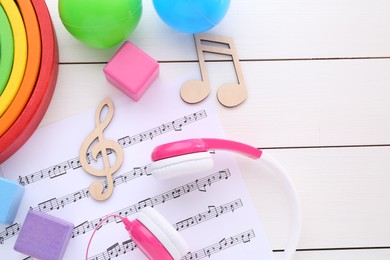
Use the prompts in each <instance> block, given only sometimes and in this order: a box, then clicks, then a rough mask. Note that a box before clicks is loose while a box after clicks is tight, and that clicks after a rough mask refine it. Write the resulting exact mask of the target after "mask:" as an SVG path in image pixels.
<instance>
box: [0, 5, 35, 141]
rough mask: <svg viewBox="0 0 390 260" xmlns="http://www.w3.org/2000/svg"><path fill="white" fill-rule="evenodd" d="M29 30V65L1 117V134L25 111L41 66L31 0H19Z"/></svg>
mask: <svg viewBox="0 0 390 260" xmlns="http://www.w3.org/2000/svg"><path fill="white" fill-rule="evenodd" d="M16 2H17V3H18V6H19V9H20V11H21V14H22V17H23V21H24V24H25V26H26V32H27V48H28V52H27V65H26V71H25V73H24V77H23V80H22V83H21V86H20V88H19V91H18V93H17V94H16V96H15V98H14V99H13V100H12V102H11V104H10V106H9V107H8V109H7V110H6V111H5V112H4V114H3V115H2V116H1V117H0V136H2V135H3V134H4V133H5V132H6V131H7V130H8V128H10V127H11V125H12V124H13V123H14V122H15V120H16V119H17V118H18V116H19V115H20V113H21V112H22V111H23V109H24V107H25V106H26V104H27V101H28V99H29V98H30V96H31V93H32V91H33V90H34V87H35V82H36V80H37V77H38V72H39V67H40V66H41V33H40V31H39V25H38V19H37V17H36V14H35V11H34V8H33V6H32V4H31V1H22V0H17V1H16Z"/></svg>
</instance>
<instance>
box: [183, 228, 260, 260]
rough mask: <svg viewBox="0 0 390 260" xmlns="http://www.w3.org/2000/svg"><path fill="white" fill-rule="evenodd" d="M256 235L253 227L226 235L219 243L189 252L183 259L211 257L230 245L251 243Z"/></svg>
mask: <svg viewBox="0 0 390 260" xmlns="http://www.w3.org/2000/svg"><path fill="white" fill-rule="evenodd" d="M255 237H256V236H255V232H254V231H253V229H250V230H247V231H245V232H243V233H241V234H238V235H235V236H232V237H227V238H226V237H225V238H223V239H221V240H220V241H219V242H218V243H215V244H213V245H211V246H208V247H205V248H203V249H200V250H197V251H195V252H189V253H188V254H187V255H186V256H184V257H183V258H182V260H196V259H202V258H205V257H208V258H210V257H211V255H213V254H216V253H218V252H220V251H222V250H225V249H228V248H229V247H232V246H236V245H238V244H241V243H244V244H245V243H249V242H251V240H252V239H253V238H255Z"/></svg>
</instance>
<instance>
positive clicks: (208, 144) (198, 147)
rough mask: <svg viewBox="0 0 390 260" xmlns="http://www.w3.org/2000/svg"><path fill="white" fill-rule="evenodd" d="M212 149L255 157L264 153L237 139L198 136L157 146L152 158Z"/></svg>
mask: <svg viewBox="0 0 390 260" xmlns="http://www.w3.org/2000/svg"><path fill="white" fill-rule="evenodd" d="M210 149H222V150H229V151H235V152H238V153H241V154H242V155H245V156H247V157H250V158H253V159H258V158H260V156H261V154H262V151H261V150H259V149H257V148H255V147H253V146H250V145H247V144H243V143H239V142H235V141H230V140H224V139H216V138H196V139H187V140H182V141H176V142H172V143H167V144H163V145H160V146H157V147H156V148H154V150H153V152H152V160H153V161H158V160H162V159H166V158H170V157H175V156H180V155H185V154H190V153H198V152H207V151H208V150H210Z"/></svg>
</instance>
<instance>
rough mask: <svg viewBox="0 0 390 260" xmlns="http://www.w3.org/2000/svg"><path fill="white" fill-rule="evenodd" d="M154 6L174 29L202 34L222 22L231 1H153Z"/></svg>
mask: <svg viewBox="0 0 390 260" xmlns="http://www.w3.org/2000/svg"><path fill="white" fill-rule="evenodd" d="M153 5H154V8H155V9H156V12H157V14H158V15H159V16H160V18H161V19H162V20H163V21H164V22H165V23H166V24H167V25H169V26H170V27H172V28H173V29H175V30H178V31H180V32H185V33H200V32H205V31H207V30H210V29H211V28H213V27H214V26H216V25H217V24H218V23H219V22H221V21H222V19H223V18H224V16H225V15H226V12H227V10H228V9H229V6H230V0H153Z"/></svg>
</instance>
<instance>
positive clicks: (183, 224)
mask: <svg viewBox="0 0 390 260" xmlns="http://www.w3.org/2000/svg"><path fill="white" fill-rule="evenodd" d="M242 206H243V204H242V201H241V199H236V200H234V201H231V202H228V203H226V204H224V205H221V206H208V208H209V210H208V211H205V212H202V213H199V214H197V215H195V216H192V217H189V218H186V219H184V220H181V221H179V222H177V223H176V224H174V225H173V227H174V228H175V229H176V230H177V231H181V230H184V229H186V228H189V227H192V226H195V225H197V224H200V223H203V222H205V221H208V220H211V219H214V218H217V217H219V216H220V215H223V214H226V213H229V212H231V213H234V211H235V210H236V209H238V208H240V207H242ZM136 248H137V245H136V244H135V243H134V241H133V240H132V239H128V240H126V241H124V242H122V244H121V245H120V244H119V242H117V243H115V244H114V245H112V246H110V247H108V248H107V249H106V251H104V252H102V253H100V254H97V255H94V256H93V257H90V258H88V259H89V260H108V259H112V258H113V257H118V256H119V255H122V254H126V253H128V252H131V251H134V249H136Z"/></svg>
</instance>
